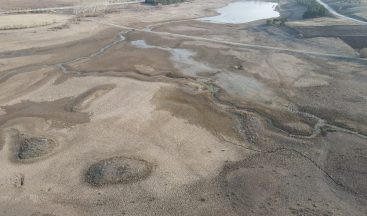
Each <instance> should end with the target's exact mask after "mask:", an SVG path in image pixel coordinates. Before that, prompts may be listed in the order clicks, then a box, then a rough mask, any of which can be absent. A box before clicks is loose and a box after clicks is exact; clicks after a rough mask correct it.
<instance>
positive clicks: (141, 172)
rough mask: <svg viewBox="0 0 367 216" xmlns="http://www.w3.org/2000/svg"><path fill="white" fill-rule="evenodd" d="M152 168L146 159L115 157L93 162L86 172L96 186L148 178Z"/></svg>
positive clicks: (86, 178)
mask: <svg viewBox="0 0 367 216" xmlns="http://www.w3.org/2000/svg"><path fill="white" fill-rule="evenodd" d="M151 170H152V167H151V166H150V164H149V163H148V162H146V161H144V160H141V159H133V158H126V157H113V158H109V159H105V160H101V161H99V162H97V163H95V164H92V165H91V166H90V167H89V169H88V170H87V172H86V175H85V180H86V182H88V183H89V184H91V185H94V186H102V185H108V184H118V183H125V184H126V183H132V182H138V181H141V180H143V179H145V178H147V177H148V176H149V175H150V173H151Z"/></svg>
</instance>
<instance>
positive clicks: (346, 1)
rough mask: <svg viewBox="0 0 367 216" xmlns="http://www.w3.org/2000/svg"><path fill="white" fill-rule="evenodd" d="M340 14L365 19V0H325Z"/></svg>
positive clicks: (366, 17) (366, 0)
mask: <svg viewBox="0 0 367 216" xmlns="http://www.w3.org/2000/svg"><path fill="white" fill-rule="evenodd" d="M325 3H327V4H328V5H330V6H331V7H333V8H334V9H335V10H336V11H338V12H339V13H341V14H344V15H347V16H351V17H356V18H360V19H363V20H365V21H366V20H367V0H325Z"/></svg>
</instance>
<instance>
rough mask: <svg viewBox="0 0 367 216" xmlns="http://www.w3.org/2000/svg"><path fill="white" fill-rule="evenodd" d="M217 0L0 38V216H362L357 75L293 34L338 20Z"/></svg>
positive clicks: (331, 42) (134, 9)
mask: <svg viewBox="0 0 367 216" xmlns="http://www.w3.org/2000/svg"><path fill="white" fill-rule="evenodd" d="M228 2H229V1H227V0H221V1H211V0H208V1H190V2H186V3H184V4H180V5H172V6H167V7H166V6H164V7H152V6H144V5H130V6H129V7H127V8H124V9H120V10H117V11H115V12H114V13H110V14H106V15H105V16H101V17H93V18H82V19H80V20H77V21H75V19H74V18H75V17H73V16H72V15H67V17H68V19H69V21H68V22H67V23H65V24H63V25H62V27H58V28H55V26H43V27H35V28H32V29H20V30H10V31H1V32H0V33H1V34H0V46H1V47H2V50H1V51H0V92H1V94H0V105H1V106H0V168H1V169H0V215H4V216H11V215H16V216H23V215H24V216H28V215H32V216H46V215H56V216H58V215H65V216H69V215H70V216H76V215H78V216H79V215H230V216H232V215H299V216H301V215H361V216H362V215H366V214H367V208H366V206H367V199H366V197H367V183H366V181H365V180H366V178H367V176H366V172H367V167H366V164H367V157H366V154H367V122H366V119H367V116H366V113H367V109H366V107H367V96H366V95H367V88H366V85H365V83H366V81H367V70H366V68H367V63H366V61H365V60H363V59H360V58H358V56H357V55H356V54H355V50H353V48H351V47H350V46H348V45H347V44H346V43H345V42H344V41H343V40H341V39H339V38H333V37H318V38H302V37H299V35H298V33H297V31H296V30H295V29H296V27H297V26H311V27H312V26H318V27H319V26H320V23H323V25H329V23H330V25H332V23H333V22H335V24H339V23H340V20H338V19H334V20H333V19H332V18H321V19H317V20H314V22H312V21H311V20H308V21H306V22H304V21H299V20H298V21H292V25H288V26H285V27H276V26H267V25H265V24H264V23H265V21H264V20H262V21H257V22H252V23H248V24H240V25H221V24H208V23H201V22H198V21H196V20H193V19H195V18H197V17H202V16H205V15H210V14H215V12H214V11H213V10H212V9H213V8H218V7H221V6H223V5H225V4H226V3H228ZM287 3H288V2H287V1H282V4H281V5H286V4H287ZM284 7H285V6H284ZM287 8H288V9H289V8H292V7H291V6H289V5H287ZM297 10H299V9H297ZM286 14H292V13H286ZM322 19H324V20H322ZM71 20H74V21H71ZM320 20H322V21H320ZM132 28H133V29H132ZM187 36H190V37H187ZM191 36H194V37H191ZM202 38H208V39H210V40H203V39H202ZM219 41H228V42H233V43H237V44H239V45H238V46H236V45H233V43H232V44H231V43H220V42H219ZM244 43H246V44H256V45H261V48H260V47H251V46H240V44H244ZM329 54H330V55H329Z"/></svg>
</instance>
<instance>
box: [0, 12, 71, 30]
mask: <svg viewBox="0 0 367 216" xmlns="http://www.w3.org/2000/svg"><path fill="white" fill-rule="evenodd" d="M66 20H67V17H66V16H62V15H54V14H20V15H6V16H0V30H12V29H23V28H32V27H38V26H46V25H51V24H55V23H62V22H65V21H66Z"/></svg>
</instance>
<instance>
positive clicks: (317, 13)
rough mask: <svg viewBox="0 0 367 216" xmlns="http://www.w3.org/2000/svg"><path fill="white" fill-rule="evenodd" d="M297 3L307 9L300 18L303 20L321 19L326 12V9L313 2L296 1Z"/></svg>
mask: <svg viewBox="0 0 367 216" xmlns="http://www.w3.org/2000/svg"><path fill="white" fill-rule="evenodd" d="M297 3H298V4H301V5H303V6H306V7H307V10H306V12H305V13H304V14H303V16H302V17H303V18H304V19H307V18H314V17H321V16H324V15H325V14H326V12H327V10H326V8H325V7H324V6H322V5H321V4H319V3H318V2H317V1H315V0H297Z"/></svg>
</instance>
